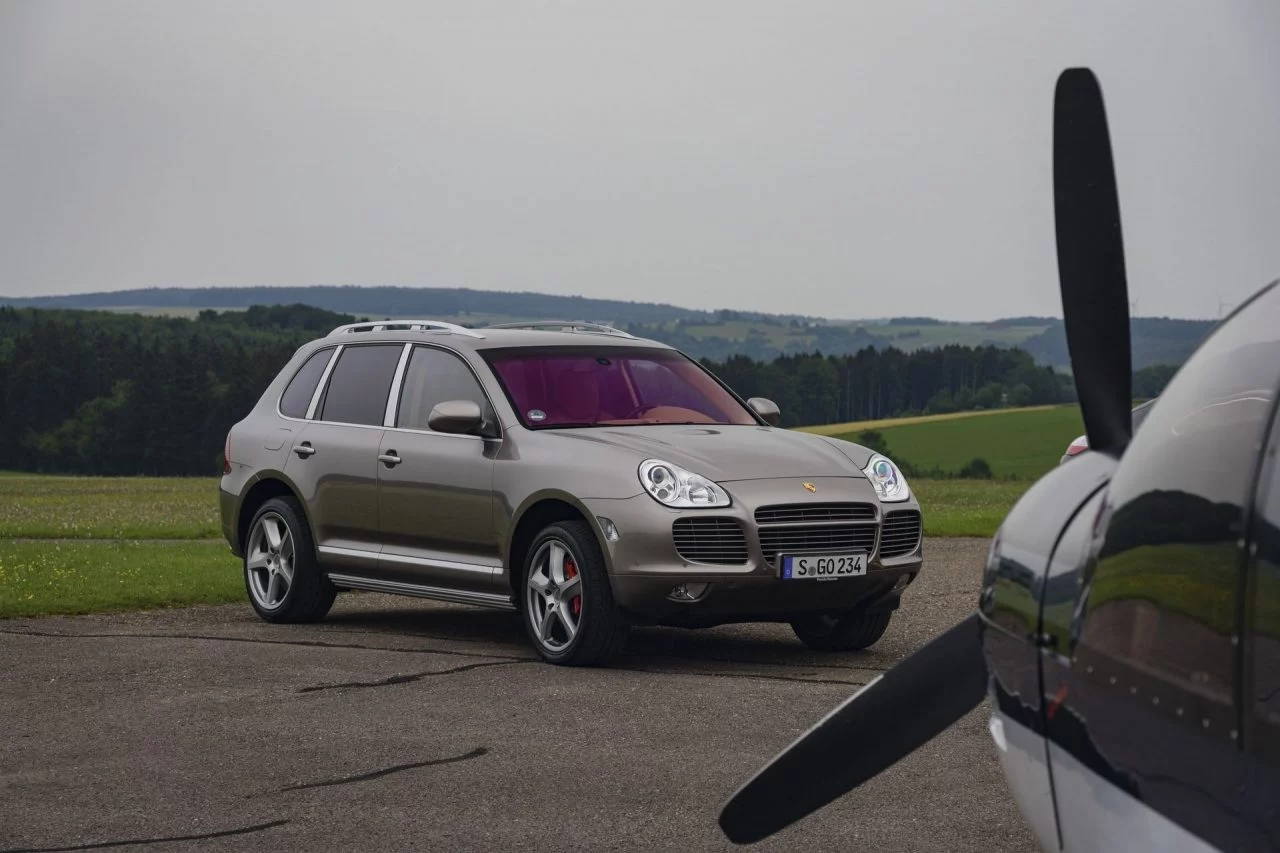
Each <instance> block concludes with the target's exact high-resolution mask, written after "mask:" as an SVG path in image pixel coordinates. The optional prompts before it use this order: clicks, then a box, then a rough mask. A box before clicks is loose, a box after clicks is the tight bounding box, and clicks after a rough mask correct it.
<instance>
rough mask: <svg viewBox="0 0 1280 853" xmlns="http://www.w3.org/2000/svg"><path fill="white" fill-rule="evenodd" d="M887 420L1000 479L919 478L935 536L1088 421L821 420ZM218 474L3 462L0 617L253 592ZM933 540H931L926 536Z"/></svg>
mask: <svg viewBox="0 0 1280 853" xmlns="http://www.w3.org/2000/svg"><path fill="white" fill-rule="evenodd" d="M870 429H874V430H878V431H879V432H880V433H881V435H882V436H883V437H884V439H885V440H886V442H887V443H888V446H889V448H890V451H891V452H892V453H894V454H900V455H901V456H902V457H904V458H906V459H908V460H910V461H911V462H912V464H914V465H916V466H918V467H921V468H925V469H928V468H933V467H936V468H940V469H943V470H953V469H955V468H958V467H959V466H961V465H963V464H964V463H965V462H967V461H969V460H970V459H972V458H974V457H976V456H980V457H982V458H984V459H986V460H987V462H988V463H989V464H990V465H991V468H992V469H993V472H994V473H995V475H996V477H997V479H994V480H959V479H947V480H929V479H913V480H912V481H911V485H912V488H913V489H914V490H915V493H916V496H917V498H918V499H919V500H920V504H921V506H922V507H923V508H924V517H925V535H926V536H980V537H985V536H990V535H992V534H993V533H994V532H995V530H996V528H997V527H998V526H999V524H1000V522H1001V521H1002V520H1003V519H1004V516H1005V514H1006V513H1008V511H1009V508H1010V507H1011V506H1013V504H1014V502H1015V501H1017V499H1018V498H1019V497H1021V496H1022V493H1023V492H1025V491H1026V490H1027V489H1028V488H1029V487H1030V485H1031V482H1032V480H1033V479H1034V478H1035V477H1037V476H1039V475H1040V474H1042V473H1044V471H1047V470H1048V469H1049V468H1051V467H1052V466H1053V465H1055V464H1056V463H1057V461H1058V458H1059V457H1060V456H1061V454H1062V451H1063V448H1065V447H1066V445H1067V442H1069V441H1070V440H1071V439H1072V438H1074V437H1075V436H1076V435H1078V434H1079V433H1080V432H1081V426H1080V414H1079V410H1078V409H1076V408H1075V407H1071V406H1057V407H1037V408H1030V409H1013V410H1002V411H998V412H978V413H973V412H967V413H962V414H956V415H937V416H931V417H924V418H913V419H896V420H887V421H867V422H861V423H850V424H834V425H832V426H830V427H825V428H814V429H810V431H812V432H821V433H823V434H827V435H837V436H839V437H841V438H848V439H850V440H853V441H856V440H857V438H858V435H859V434H860V433H861V432H863V431H865V430H870ZM217 489H218V485H217V480H216V479H214V478H212V477H186V478H182V477H173V478H154V477H64V476H44V475H35V474H17V473H3V472H0V618H5V617H16V616H40V615H48V614H55V613H92V612H103V611H114V610H137V609H144V608H150V607H171V606H180V605H187V604H216V603H223V602H232V601H241V600H243V598H244V587H243V581H242V580H241V574H240V567H239V563H238V561H237V560H236V559H235V558H234V557H232V556H231V554H230V552H229V551H228V550H227V547H226V544H225V543H224V542H223V541H222V539H221V533H220V530H219V521H218V504H217ZM926 547H927V546H926Z"/></svg>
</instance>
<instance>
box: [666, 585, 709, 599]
mask: <svg viewBox="0 0 1280 853" xmlns="http://www.w3.org/2000/svg"><path fill="white" fill-rule="evenodd" d="M709 586H711V584H709V583H682V584H676V585H675V586H673V587H672V588H671V592H669V593H667V598H670V599H671V600H672V601H697V600H698V599H699V598H702V596H703V594H704V593H706V591H707V587H709Z"/></svg>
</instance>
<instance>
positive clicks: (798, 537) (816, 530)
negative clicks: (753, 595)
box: [756, 504, 876, 566]
mask: <svg viewBox="0 0 1280 853" xmlns="http://www.w3.org/2000/svg"><path fill="white" fill-rule="evenodd" d="M875 520H876V508H875V507H874V506H872V505H871V504H786V505H781V506H765V507H761V508H760V509H758V510H756V524H757V525H758V526H759V533H760V549H761V550H762V551H763V552H764V558H765V560H767V561H768V562H769V564H770V565H774V566H776V565H777V561H778V555H779V554H784V555H785V554H816V553H833V552H843V553H856V552H859V551H863V552H866V553H867V554H870V553H871V552H872V551H873V550H875V546H876V523H875Z"/></svg>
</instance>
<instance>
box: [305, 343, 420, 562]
mask: <svg viewBox="0 0 1280 853" xmlns="http://www.w3.org/2000/svg"><path fill="white" fill-rule="evenodd" d="M402 350H403V345H402V344H390V345H388V344H364V345H358V346H344V347H342V348H340V350H339V351H338V353H337V355H336V359H335V361H334V363H333V366H332V368H331V369H330V370H329V375H328V377H327V381H326V382H324V383H322V387H320V388H319V389H318V392H317V393H318V394H319V398H318V400H317V402H316V403H315V405H314V407H313V411H312V419H311V420H310V421H308V422H307V424H306V425H305V426H304V427H303V428H302V430H301V431H300V432H299V433H298V435H297V437H296V438H295V439H294V443H293V447H292V452H291V453H290V455H289V459H288V461H287V462H286V463H285V474H287V475H288V476H289V478H290V479H291V480H292V481H293V483H294V485H295V486H297V488H298V491H299V494H300V496H301V497H302V499H303V501H304V502H305V503H306V511H307V515H308V517H309V519H310V521H311V528H312V532H313V534H314V536H315V540H316V541H315V544H316V549H317V552H318V553H319V555H320V558H321V560H322V562H323V563H324V565H325V566H326V567H327V568H341V569H351V570H358V571H372V570H375V569H376V567H377V555H378V551H379V550H380V543H379V538H378V458H377V457H378V447H379V443H380V441H381V439H382V432H383V428H382V422H383V419H384V417H385V415H386V409H387V396H388V393H389V391H390V388H391V382H392V378H393V377H394V375H395V371H396V365H397V364H398V363H399V360H400V355H401V352H402Z"/></svg>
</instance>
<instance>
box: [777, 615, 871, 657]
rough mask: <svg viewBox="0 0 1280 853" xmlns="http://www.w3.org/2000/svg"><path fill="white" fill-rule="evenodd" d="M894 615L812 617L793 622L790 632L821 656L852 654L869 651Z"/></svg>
mask: <svg viewBox="0 0 1280 853" xmlns="http://www.w3.org/2000/svg"><path fill="white" fill-rule="evenodd" d="M892 618H893V611H890V610H885V611H883V612H881V613H856V612H844V613H815V614H813V615H811V616H805V617H803V618H800V619H796V620H794V621H793V622H792V623H791V630H793V631H795V632H796V636H797V637H799V638H800V642H802V643H804V644H805V645H806V646H808V647H809V648H811V649H817V650H818V651H821V652H852V651H860V650H862V649H866V648H870V647H871V646H872V645H873V644H875V642H876V641H877V640H879V639H880V638H881V637H883V636H884V632H885V631H886V630H888V628H889V620H890V619H892Z"/></svg>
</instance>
